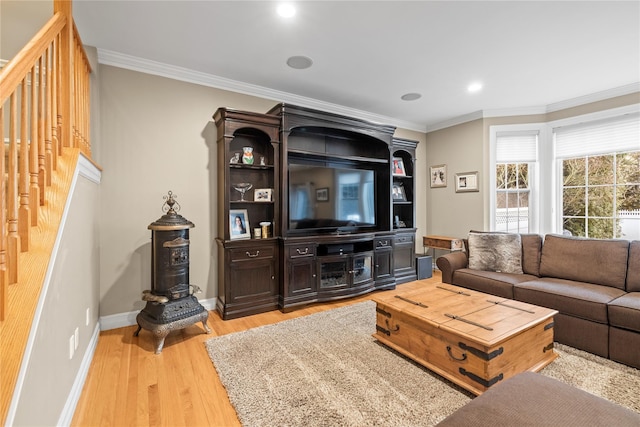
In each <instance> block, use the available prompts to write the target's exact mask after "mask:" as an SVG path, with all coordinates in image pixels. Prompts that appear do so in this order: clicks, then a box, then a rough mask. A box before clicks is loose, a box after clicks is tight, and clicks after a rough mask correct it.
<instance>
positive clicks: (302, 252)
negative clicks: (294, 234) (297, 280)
mask: <svg viewBox="0 0 640 427" xmlns="http://www.w3.org/2000/svg"><path fill="white" fill-rule="evenodd" d="M315 254H316V245H314V244H301V245H295V246H289V258H300V257H312V256H315Z"/></svg>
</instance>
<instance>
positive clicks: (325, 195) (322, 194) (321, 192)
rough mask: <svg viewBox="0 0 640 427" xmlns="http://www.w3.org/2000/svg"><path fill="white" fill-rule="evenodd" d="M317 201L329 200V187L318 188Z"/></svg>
mask: <svg viewBox="0 0 640 427" xmlns="http://www.w3.org/2000/svg"><path fill="white" fill-rule="evenodd" d="M316 201H318V202H328V201H329V188H327V187H325V188H318V189H317V190H316Z"/></svg>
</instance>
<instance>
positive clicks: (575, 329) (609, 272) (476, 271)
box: [436, 231, 640, 368]
mask: <svg viewBox="0 0 640 427" xmlns="http://www.w3.org/2000/svg"><path fill="white" fill-rule="evenodd" d="M465 248H466V250H465V251H460V252H452V253H449V254H447V255H444V256H441V257H439V258H438V259H437V260H436V264H437V266H438V268H439V269H440V270H441V272H442V281H443V282H444V283H451V284H454V285H458V286H463V287H466V288H469V289H474V290H477V291H480V292H485V293H489V294H492V295H497V296H500V297H504V298H509V299H515V300H518V301H523V302H527V303H530V304H535V305H539V306H543V307H548V308H552V309H555V310H558V312H559V314H558V315H557V316H556V317H555V327H554V330H555V340H556V341H557V342H560V343H563V344H566V345H569V346H571V347H575V348H578V349H581V350H584V351H588V352H590V353H593V354H597V355H599V356H602V357H606V358H609V359H612V360H615V361H617V362H621V363H624V364H626V365H629V366H633V367H636V368H640V241H631V242H630V241H628V240H617V239H610V240H601V239H586V238H577V237H567V236H563V235H555V234H548V235H546V236H544V239H543V237H542V236H540V235H537V234H508V233H483V232H473V231H472V232H470V233H469V236H468V239H466V240H465Z"/></svg>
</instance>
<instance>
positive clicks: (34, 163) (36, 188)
mask: <svg viewBox="0 0 640 427" xmlns="http://www.w3.org/2000/svg"><path fill="white" fill-rule="evenodd" d="M37 73H38V71H37V70H36V67H35V65H34V66H33V68H31V141H30V143H29V176H30V179H29V181H30V183H31V185H30V186H29V202H30V208H31V225H32V226H36V225H38V209H40V184H39V183H38V87H37V85H36V82H37V81H38V74H37Z"/></svg>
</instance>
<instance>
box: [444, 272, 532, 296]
mask: <svg viewBox="0 0 640 427" xmlns="http://www.w3.org/2000/svg"><path fill="white" fill-rule="evenodd" d="M534 279H537V277H536V276H532V275H529V274H511V273H497V272H495V271H481V270H472V269H470V268H461V269H459V270H456V271H455V272H454V273H453V281H452V283H453V284H454V285H458V286H462V287H465V288H468V289H473V290H474V291H479V292H484V293H487V294H491V295H497V296H499V297H503V298H509V299H514V298H513V285H514V284H516V283H520V282H526V281H527V280H534Z"/></svg>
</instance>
